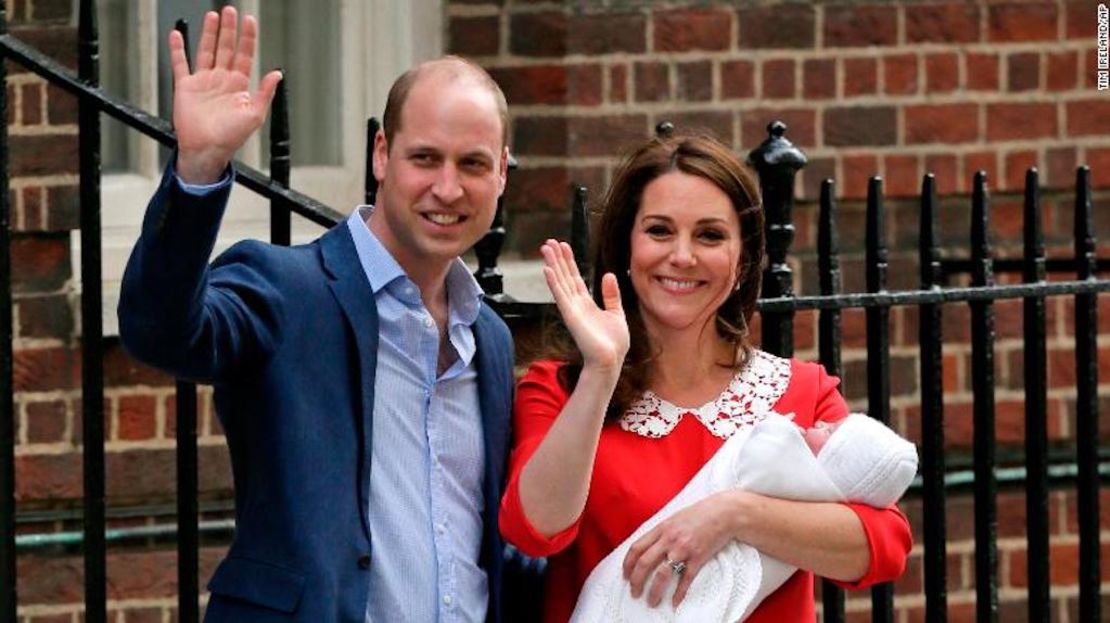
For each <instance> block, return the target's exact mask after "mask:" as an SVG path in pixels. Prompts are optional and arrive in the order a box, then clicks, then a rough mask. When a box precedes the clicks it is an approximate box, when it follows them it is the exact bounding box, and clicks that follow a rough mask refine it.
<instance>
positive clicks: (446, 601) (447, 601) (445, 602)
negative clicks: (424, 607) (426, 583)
mask: <svg viewBox="0 0 1110 623" xmlns="http://www.w3.org/2000/svg"><path fill="white" fill-rule="evenodd" d="M452 601H454V600H453V599H451V596H450V595H444V596H443V605H445V606H450V605H451V602H452Z"/></svg>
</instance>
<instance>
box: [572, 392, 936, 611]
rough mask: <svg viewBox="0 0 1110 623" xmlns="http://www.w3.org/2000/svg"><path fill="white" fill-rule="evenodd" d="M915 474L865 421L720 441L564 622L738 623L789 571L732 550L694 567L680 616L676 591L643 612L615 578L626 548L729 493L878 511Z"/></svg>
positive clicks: (910, 450)
mask: <svg viewBox="0 0 1110 623" xmlns="http://www.w3.org/2000/svg"><path fill="white" fill-rule="evenodd" d="M916 473H917V449H916V448H915V447H914V445H913V444H912V443H910V442H908V441H906V440H905V439H902V438H901V437H899V436H898V435H897V434H896V433H894V432H893V431H892V430H890V429H889V428H887V427H886V426H884V425H883V424H882V423H880V422H878V421H876V420H873V419H871V418H870V417H868V416H866V415H862V414H851V415H849V416H848V417H846V418H844V419H842V420H840V421H838V422H835V423H832V424H826V423H824V422H819V423H818V424H817V425H816V426H815V427H813V428H810V429H803V428H801V427H798V426H795V425H794V423H793V421H792V415H790V416H784V415H779V414H777V413H769V414H768V415H767V416H766V417H765V418H764V419H763V420H761V421H760V422H758V423H757V424H755V425H754V426H752V427H750V428H747V429H744V430H742V431H740V432H738V433H736V434H735V435H733V436H732V437H731V438H730V439H729V440H728V441H726V442H725V443H724V445H722V446H721V449H720V450H718V451H717V453H716V454H715V455H713V457H712V458H711V459H710V460H709V461H708V462H707V463H706V464H705V465H704V466H703V467H702V468H701V470H700V471H698V473H697V474H696V475H694V477H693V478H692V479H691V480H690V482H689V483H687V485H686V486H685V487H684V488H683V489H682V491H680V492H679V493H678V494H677V495H676V496H675V497H674V498H673V499H671V501H670V502H668V503H667V504H666V505H665V506H664V507H663V508H662V509H660V510H659V511H658V512H657V513H656V514H655V515H652V517H651V518H650V519H648V520H647V521H646V522H644V523H643V525H641V526H640V527H639V528H637V529H636V531H635V532H633V533H632V535H631V536H629V537H628V538H627V539H625V540H624V541H623V542H622V543H621V544H620V545H619V546H617V548H616V549H615V550H613V551H612V552H610V553H609V555H608V556H606V557H605V558H604V559H603V560H602V561H601V562H600V563H599V564H598V566H597V567H595V568H594V570H593V571H592V572H591V573H590V577H589V578H587V580H586V584H585V585H584V586H583V587H582V592H581V594H580V595H579V597H578V604H577V605H576V606H575V609H574V614H573V615H572V616H571V621H577V622H593V621H598V622H601V621H635V622H637V623H639V622H641V621H642V622H649V621H691V622H693V621H697V622H699V623H700V622H704V621H723V622H732V621H742V620H744V618H745V617H747V616H748V615H749V614H750V613H751V612H752V611H753V610H755V608H756V606H758V605H759V604H760V603H761V602H762V601H763V599H765V598H766V597H767V596H768V595H770V594H771V593H773V592H774V591H775V590H776V589H777V588H778V587H779V586H781V585H782V584H783V583H784V582H785V581H786V580H787V579H789V578H790V576H791V575H793V574H794V572H795V571H796V570H797V569H796V568H795V567H793V566H790V565H788V564H786V563H784V562H782V561H780V560H777V559H775V558H772V557H770V556H767V555H765V554H763V553H761V552H759V551H758V550H756V549H755V548H753V547H751V546H750V545H747V544H744V543H741V542H739V541H735V540H734V541H732V542H731V543H729V544H728V545H726V546H725V547H724V548H723V549H722V550H721V551H720V552H718V553H717V554H716V555H715V556H714V557H713V558H712V559H711V560H710V561H708V562H707V563H706V564H705V565H704V566H703V567H702V569H701V570H700V572H699V573H698V575H697V577H695V578H694V581H693V583H692V584H691V585H690V588H689V590H688V591H687V593H686V597H685V599H683V601H682V603H681V604H679V606H678V608H673V607H671V605H670V604H671V600H670V596H671V594H673V592H674V589H675V586H676V585H677V582H672V583H671V585H670V587H669V588H668V591H667V595H666V596H665V597H664V599H663V602H662V603H661V604H660V605H659V607H657V608H651V607H649V606H648V605H647V601H646V593H645V595H644V596H643V597H641V599H633V598H632V596H631V592H630V591H629V588H628V582H627V581H626V580H625V579H624V578H623V576H622V574H621V561H622V560H623V559H624V557H625V554H626V553H627V552H628V548H629V547H631V545H632V543H635V542H636V540H637V539H639V538H640V537H641V536H643V535H644V534H645V533H647V532H648V531H649V530H651V529H652V528H654V527H655V526H656V525H657V524H659V522H661V521H663V520H664V519H666V518H667V517H670V516H671V515H673V514H674V513H676V512H678V511H679V510H681V509H683V508H685V507H687V506H690V505H691V504H693V503H694V502H697V501H699V500H701V499H703V498H705V497H707V496H709V495H711V494H713V493H716V492H718V491H723V490H725V489H728V488H736V487H738V488H740V489H744V490H745V491H751V492H753V493H759V494H762V495H767V496H771V497H777V498H785V499H792V500H803V501H813V502H857V503H863V504H868V505H870V506H874V507H877V508H885V507H887V506H890V505H891V504H893V503H894V502H896V501H897V500H898V498H900V497H901V496H902V494H903V493H905V491H906V489H907V488H908V487H909V485H910V483H911V482H912V481H913V478H914V475H915V474H916Z"/></svg>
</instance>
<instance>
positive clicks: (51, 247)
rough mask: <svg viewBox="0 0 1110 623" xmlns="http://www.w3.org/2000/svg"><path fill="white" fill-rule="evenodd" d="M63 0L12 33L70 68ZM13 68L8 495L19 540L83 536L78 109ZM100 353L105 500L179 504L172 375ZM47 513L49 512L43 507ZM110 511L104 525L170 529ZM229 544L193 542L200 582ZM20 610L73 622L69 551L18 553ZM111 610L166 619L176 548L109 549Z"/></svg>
mask: <svg viewBox="0 0 1110 623" xmlns="http://www.w3.org/2000/svg"><path fill="white" fill-rule="evenodd" d="M73 5H74V3H73V2H72V1H71V0H7V11H8V13H7V14H8V19H9V24H10V29H11V32H12V33H13V34H14V35H16V36H18V37H19V38H21V39H22V40H24V41H27V42H28V43H30V44H31V45H34V46H36V47H37V48H39V49H40V50H42V51H44V52H46V53H47V54H49V55H51V56H52V57H53V58H55V59H57V60H59V61H61V62H63V63H64V64H65V65H66V66H68V67H70V69H72V70H73V71H76V42H77V37H76V28H75V26H74V23H75V18H74V17H73V15H72V11H73ZM7 69H8V118H7V123H8V132H9V141H10V146H11V175H12V178H11V196H10V201H11V205H12V208H13V213H12V225H13V229H14V230H15V232H14V236H13V238H14V239H13V249H12V258H11V261H12V275H13V280H14V283H13V290H14V299H15V308H14V323H15V327H14V329H15V342H14V350H15V389H16V395H15V408H16V411H15V415H16V421H15V428H16V470H17V476H16V497H17V505H18V510H19V514H20V517H23V518H28V517H29V518H31V520H30V521H20V523H19V525H18V530H19V532H20V533H21V534H30V533H42V532H74V531H75V532H78V533H79V532H80V531H81V522H80V515H79V513H74V511H79V510H80V507H81V495H82V465H81V437H82V433H81V391H80V388H81V335H80V318H79V310H80V302H79V298H78V297H79V291H78V287H77V281H78V276H77V275H74V274H73V269H72V259H73V258H72V257H71V242H70V237H71V232H72V231H74V230H76V229H77V227H78V221H79V212H78V210H79V198H78V192H77V184H78V163H77V104H76V100H75V99H74V98H73V97H71V96H69V95H68V94H66V93H64V92H62V91H61V90H59V89H57V88H55V87H51V86H47V85H46V83H45V82H44V81H43V80H41V79H40V78H38V77H36V76H34V75H33V74H30V73H28V72H27V71H25V70H24V69H23V68H21V67H20V66H18V65H16V64H14V63H8V64H7ZM104 348H105V391H104V394H105V399H104V410H105V435H106V437H107V446H106V457H105V460H106V468H105V469H106V488H107V495H108V504H109V507H113V506H127V505H136V504H148V505H169V507H170V508H172V504H173V503H174V488H175V484H174V483H175V475H174V474H175V471H174V470H175V468H174V415H175V414H174V401H173V393H174V388H173V382H172V379H170V378H169V377H167V376H165V375H163V374H160V373H157V372H154V371H152V370H150V369H148V368H145V367H142V366H139V365H137V364H136V363H134V362H133V361H132V360H130V359H129V358H128V357H127V356H126V354H124V353H123V351H122V349H121V348H120V346H119V344H118V340H115V339H111V338H110V339H109V340H107V341H106V342H105V344H104ZM209 396H210V391H204V390H202V394H201V401H200V403H201V406H202V408H201V413H200V414H199V420H200V423H199V425H198V427H199V431H198V434H199V435H200V439H199V443H200V450H199V462H200V469H201V471H200V487H201V491H202V497H203V498H204V499H213V498H222V499H227V498H228V497H229V496H230V466H229V463H228V460H227V451H226V450H225V449H224V444H223V438H222V437H221V436H220V432H219V430H218V424H217V423H216V420H215V418H213V417H212V413H211V408H210V401H209ZM50 513H52V515H51V516H47V515H46V514H50ZM172 522H173V517H172V516H171V517H167V516H142V517H130V518H115V519H112V520H111V521H110V523H111V525H112V526H113V527H126V526H134V525H153V524H157V523H172ZM223 550H224V547H223V546H222V545H220V544H219V543H214V544H211V545H209V546H207V547H205V548H204V549H203V550H202V554H201V580H202V585H203V582H205V581H207V579H208V577H209V575H211V571H212V569H213V568H214V565H215V562H216V561H217V560H218V559H219V558H220V556H222V553H223ZM17 573H18V593H19V601H20V603H19V606H20V608H19V613H20V616H21V620H22V621H25V622H26V623H32V622H33V623H48V622H49V623H61V622H66V623H70V622H76V621H79V620H81V617H80V614H79V613H80V612H81V611H82V610H83V599H84V597H83V587H84V583H83V580H82V577H83V560H82V558H81V554H80V551H79V549H75V548H73V547H61V546H59V547H53V548H37V549H35V550H33V551H29V552H26V553H24V554H23V555H21V556H20V558H19V561H18V571H17ZM108 585H109V588H108V598H109V604H108V609H109V613H110V619H109V620H111V621H114V622H116V623H124V622H127V623H134V622H148V621H150V622H154V621H157V622H161V621H170V620H174V618H175V616H174V613H175V612H176V603H177V597H176V592H177V589H176V585H177V569H176V553H175V546H174V544H173V543H172V542H164V541H153V540H150V541H148V540H137V541H135V540H133V541H131V542H128V543H124V544H119V545H112V546H111V548H110V553H109V556H108Z"/></svg>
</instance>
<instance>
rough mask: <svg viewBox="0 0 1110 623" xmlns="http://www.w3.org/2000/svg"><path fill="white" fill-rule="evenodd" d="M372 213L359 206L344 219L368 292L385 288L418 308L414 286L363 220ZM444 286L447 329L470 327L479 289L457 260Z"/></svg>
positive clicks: (478, 302)
mask: <svg viewBox="0 0 1110 623" xmlns="http://www.w3.org/2000/svg"><path fill="white" fill-rule="evenodd" d="M373 211H374V206H371V205H360V206H357V207H356V208H355V209H354V211H353V212H351V216H349V217H348V218H347V228H348V230H350V232H351V238H352V239H354V242H355V252H356V253H357V254H358V259H359V263H361V264H362V270H363V272H364V273H366V279H367V281H369V282H370V290H371V291H372V292H373V293H374V294H375V295H377V294H378V293H379V292H380V291H381V290H383V289H385V290H387V291H388V292H389V293H390V295H392V296H394V297H395V298H397V299H399V300H401V301H403V302H405V303H407V304H410V305H415V304H421V305H422V304H423V303H422V301H421V300H420V293H419V291H418V289H417V288H416V285H415V284H414V283H413V282H412V280H411V279H409V277H408V275H407V274H405V270H404V269H403V268H401V265H400V264H398V263H397V260H396V259H394V257H393V255H391V254H390V253H389V250H388V249H386V248H385V246H384V245H383V244H382V243H381V241H380V240H378V237H377V236H376V235H374V232H372V231H370V227H369V225H368V224H367V222H366V221H367V219H369V218H370V214H371V213H373ZM446 285H447V309H448V324H449V325H450V326H454V325H457V324H465V325H471V324H474V321H475V320H477V319H478V312H479V311H480V309H481V303H482V288H481V286H479V285H478V282H477V280H475V279H474V276H473V275H471V274H470V269H468V268H467V267H466V264H465V263H464V262H463V261H462V260H461V259H459V258H456V259H455V261H454V262H452V263H451V267H450V268H449V269H448V271H447V283H446ZM409 286H411V287H409Z"/></svg>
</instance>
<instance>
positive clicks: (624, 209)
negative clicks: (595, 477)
mask: <svg viewBox="0 0 1110 623" xmlns="http://www.w3.org/2000/svg"><path fill="white" fill-rule="evenodd" d="M672 171H681V172H682V173H686V174H688V175H696V176H698V177H701V178H704V179H706V180H709V181H710V182H712V183H713V184H714V185H715V186H716V187H717V188H719V189H721V191H722V192H724V193H725V194H726V195H728V198H729V199H730V200H731V201H732V206H733V208H734V209H735V210H736V214H737V216H738V217H739V220H740V239H741V246H740V270H739V277H738V279H737V283H736V289H735V291H733V293H732V294H731V295H729V297H728V298H727V299H726V300H725V302H724V303H722V304H721V306H720V307H719V308H718V309H717V317H716V323H715V325H716V330H717V334H718V335H719V336H721V337H722V338H723V339H725V340H727V341H728V342H730V343H732V344H733V345H735V347H736V348H735V350H734V353H735V354H734V356H733V360H732V362H731V367H732V368H733V369H734V370H735V371H737V372H739V371H740V370H741V369H742V368H743V367H744V365H745V364H747V361H748V358H749V356H750V354H751V344H750V342H749V339H748V337H749V335H748V327H749V326H750V321H751V319H752V315H753V314H754V313H755V306H756V300H757V299H758V297H759V286H760V280H761V278H762V269H763V208H762V206H761V204H760V201H759V190H758V185H757V183H756V181H755V178H754V177H753V176H752V174H751V172H750V171H749V169H748V168H747V167H746V166H745V165H744V163H743V162H741V161H740V159H739V158H738V157H737V156H736V154H734V153H733V152H732V150H730V149H729V148H728V147H726V146H724V145H722V144H721V143H720V141H718V140H717V139H715V138H713V137H712V136H709V135H706V134H686V135H674V136H670V137H666V138H655V139H652V140H650V141H648V142H647V143H645V144H644V145H642V146H640V147H639V148H638V149H636V150H635V151H633V152H632V153H631V154H630V155H629V156H628V158H627V159H626V160H625V161H624V162H623V163H622V164H621V166H620V168H619V169H618V170H617V171H616V173H615V174H614V178H613V184H612V186H610V188H609V193H608V194H607V195H606V198H605V203H604V206H603V208H602V213H601V220H600V225H599V227H598V231H597V236H596V238H595V246H596V250H595V254H594V265H593V271H594V276H593V280H592V281H593V293H594V299H595V300H596V301H597V304H598V305H599V306H600V305H601V304H602V303H601V277H602V276H603V275H604V274H605V273H613V274H614V275H616V277H617V283H618V285H619V286H620V291H621V302H622V303H623V305H624V312H625V317H626V318H627V320H628V330H629V334H630V337H631V347H630V348H629V351H628V354H627V355H626V356H625V358H624V365H623V367H622V369H621V375H620V380H619V381H618V382H617V387H616V389H615V390H614V392H613V398H612V400H610V402H609V407H608V409H607V410H606V416H605V419H606V421H613V420H615V419H616V418H619V417H620V416H621V414H623V413H624V411H625V409H627V408H628V406H629V405H630V404H631V403H632V402H633V401H635V400H636V399H638V398H639V397H640V396H641V395H642V394H643V392H644V390H645V389H647V381H648V378H649V377H648V372H649V367H650V366H651V363H652V361H654V360H655V358H656V357H657V355H658V352H657V351H656V350H655V349H654V348H653V347H652V345H651V341H650V340H649V338H648V335H647V332H646V330H645V329H644V324H643V319H642V318H641V316H640V300H639V297H638V296H637V295H636V290H635V289H634V288H633V287H632V280H631V279H630V277H629V275H628V268H629V264H630V260H631V241H632V226H633V224H634V222H635V220H636V214H637V212H638V211H639V209H640V200H641V198H642V196H643V193H644V188H646V187H647V185H648V184H650V183H651V182H652V180H655V179H656V178H659V177H661V176H663V175H665V174H667V173H670V172H672ZM562 354H563V357H562V358H563V359H564V360H566V361H567V365H565V366H563V367H562V368H561V369H560V373H559V381H560V383H561V384H562V385H563V387H564V389H566V390H567V391H568V392H569V391H571V390H573V388H574V386H575V384H577V381H578V376H579V375H580V374H581V372H582V355H581V354H580V353H579V352H578V351H577V349H575V348H573V347H571V348H567V349H565V350H564V352H563V353H562Z"/></svg>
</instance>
